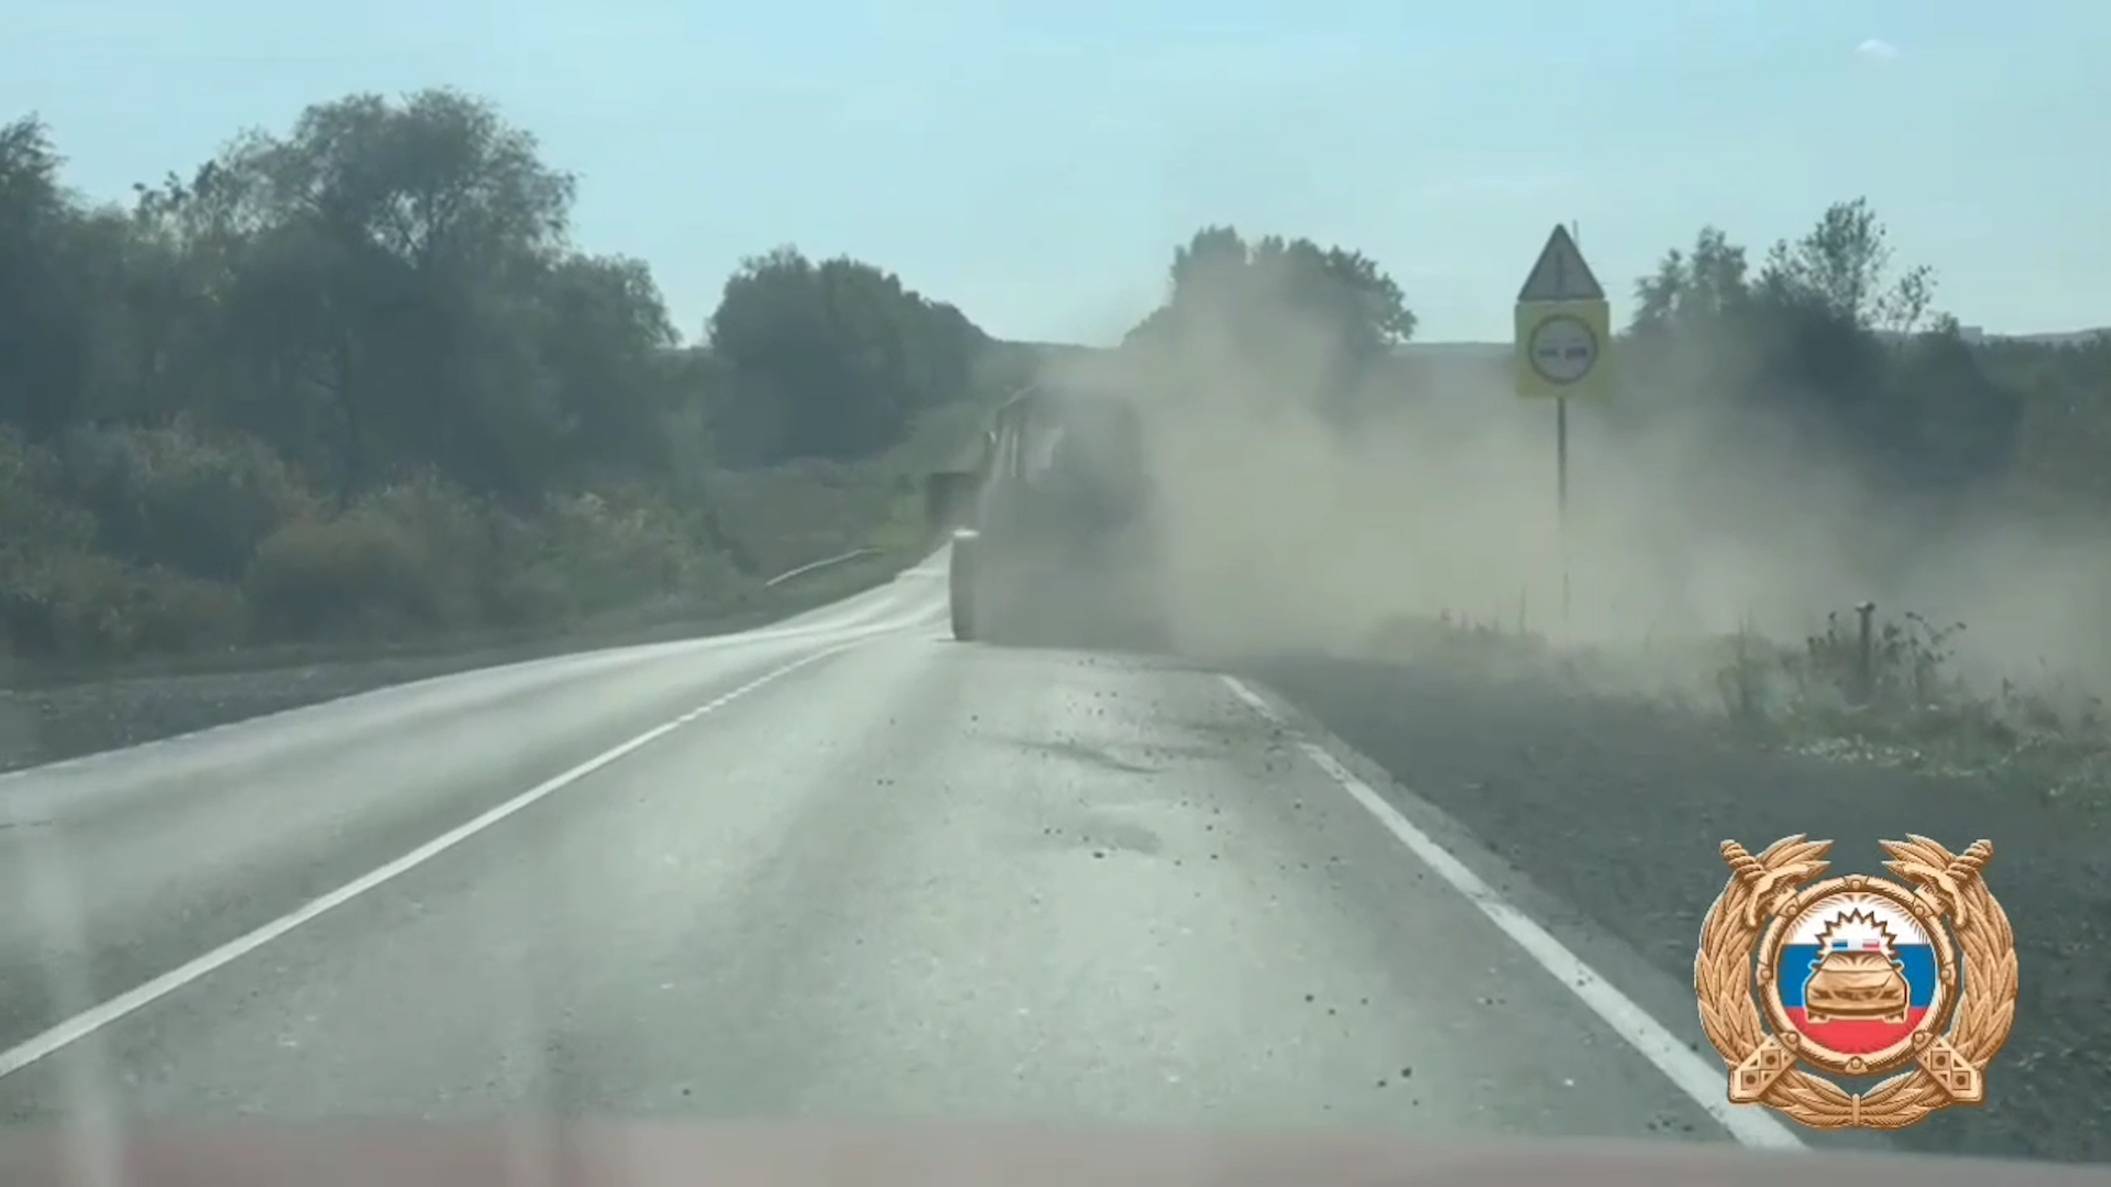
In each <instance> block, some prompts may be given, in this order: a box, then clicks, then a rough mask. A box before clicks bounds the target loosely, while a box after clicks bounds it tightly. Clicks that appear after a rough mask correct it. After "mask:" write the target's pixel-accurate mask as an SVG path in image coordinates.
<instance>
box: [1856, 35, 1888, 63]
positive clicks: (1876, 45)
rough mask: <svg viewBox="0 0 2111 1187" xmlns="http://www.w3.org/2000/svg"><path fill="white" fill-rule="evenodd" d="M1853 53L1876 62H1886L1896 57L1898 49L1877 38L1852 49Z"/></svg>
mask: <svg viewBox="0 0 2111 1187" xmlns="http://www.w3.org/2000/svg"><path fill="white" fill-rule="evenodd" d="M1854 52H1856V53H1858V54H1860V55H1861V56H1863V57H1865V58H1869V59H1872V60H1874V61H1878V62H1888V61H1890V60H1891V59H1893V58H1895V57H1897V56H1898V47H1897V46H1895V45H1893V44H1891V43H1890V42H1888V41H1885V40H1883V39H1882V38H1879V37H1872V38H1870V39H1869V40H1867V41H1864V42H1863V43H1862V44H1860V45H1858V46H1855V47H1854Z"/></svg>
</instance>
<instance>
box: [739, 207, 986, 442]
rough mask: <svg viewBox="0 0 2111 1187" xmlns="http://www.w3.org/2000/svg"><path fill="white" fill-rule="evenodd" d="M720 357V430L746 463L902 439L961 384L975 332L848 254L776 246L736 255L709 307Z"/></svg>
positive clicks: (980, 343) (978, 342)
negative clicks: (735, 268) (810, 253)
mask: <svg viewBox="0 0 2111 1187" xmlns="http://www.w3.org/2000/svg"><path fill="white" fill-rule="evenodd" d="M710 340H711V347H712V350H713V351H714V352H715V353H716V354H717V355H719V356H720V357H721V358H722V359H723V360H724V362H725V363H726V365H727V367H728V369H729V371H730V375H729V382H728V389H727V391H726V392H725V393H724V396H723V400H722V404H721V407H720V409H719V415H718V423H719V426H720V432H721V435H722V437H723V439H724V440H725V442H726V444H727V446H728V448H729V449H730V450H731V451H732V453H733V455H734V456H736V457H738V458H739V459H740V460H742V461H744V462H748V463H755V462H766V461H775V460H781V459H784V458H793V457H824V458H839V459H840V458H852V457H861V456H865V455H867V454H871V453H874V452H877V451H879V450H881V449H884V448H886V447H887V446H889V445H892V444H894V443H895V442H897V441H899V440H901V439H902V436H903V434H904V433H905V432H906V430H907V428H908V425H909V422H910V420H911V418H912V417H913V416H914V415H916V414H917V413H918V412H919V411H921V410H923V409H927V408H930V407H932V406H934V405H937V404H941V403H945V402H947V401H950V400H955V399H958V398H960V397H961V396H962V395H964V394H966V392H967V391H968V390H969V387H970V379H971V375H972V373H973V369H974V363H975V359H976V357H977V355H978V354H979V353H980V352H981V351H982V350H983V349H984V347H985V346H986V345H987V342H988V339H987V336H986V335H984V334H983V333H982V331H981V330H980V329H978V328H977V327H976V326H975V325H974V324H973V323H972V322H970V321H968V319H967V318H966V317H964V316H963V315H962V314H961V313H960V311H959V310H958V309H955V308H953V307H952V306H950V305H944V304H939V303H935V302H932V301H929V300H926V299H925V298H924V297H922V296H921V295H919V294H917V293H915V292H913V291H911V290H909V289H907V288H905V287H903V285H902V282H901V280H900V278H899V277H896V276H895V275H894V274H892V273H889V272H882V271H881V270H879V269H877V268H874V267H873V266H871V265H869V264H864V263H860V262H858V261H856V260H851V259H848V258H839V259H833V260H827V261H824V262H823V263H820V264H818V265H817V264H815V263H813V262H812V261H810V260H808V259H807V258H806V257H805V256H804V255H802V254H800V253H799V251H798V250H797V249H796V248H792V247H781V248H778V249H777V250H775V251H772V252H770V253H768V254H766V255H763V256H758V257H754V258H751V259H748V260H746V261H744V262H743V263H742V265H741V269H740V271H739V272H737V273H735V274H734V276H733V277H732V278H731V279H729V280H728V281H727V282H726V287H725V292H724V295H723V296H722V297H721V299H720V301H719V305H718V309H717V310H716V312H714V313H713V314H712V315H711V323H710Z"/></svg>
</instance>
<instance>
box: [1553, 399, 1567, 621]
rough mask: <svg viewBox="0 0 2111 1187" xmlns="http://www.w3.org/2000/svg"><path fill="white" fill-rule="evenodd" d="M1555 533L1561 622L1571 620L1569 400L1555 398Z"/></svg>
mask: <svg viewBox="0 0 2111 1187" xmlns="http://www.w3.org/2000/svg"><path fill="white" fill-rule="evenodd" d="M1554 516H1555V518H1554V535H1555V539H1556V542H1557V543H1558V544H1559V546H1560V548H1561V621H1562V622H1563V623H1564V624H1566V623H1567V622H1568V620H1569V400H1568V397H1567V396H1556V397H1555V398H1554Z"/></svg>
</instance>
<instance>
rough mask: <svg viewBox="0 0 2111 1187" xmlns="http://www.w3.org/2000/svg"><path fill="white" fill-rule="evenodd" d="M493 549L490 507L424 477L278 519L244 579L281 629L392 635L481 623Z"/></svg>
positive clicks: (291, 633) (266, 620)
mask: <svg viewBox="0 0 2111 1187" xmlns="http://www.w3.org/2000/svg"><path fill="white" fill-rule="evenodd" d="M494 559H495V558H494V534H493V530H492V520H491V515H490V513H489V511H488V510H487V509H485V508H484V507H483V506H482V505H481V504H479V503H478V502H477V501H475V500H474V499H472V498H471V497H470V496H468V495H466V494H463V493H462V492H461V491H460V490H458V489H457V488H454V487H452V486H449V485H447V484H446V483H444V482H442V481H440V480H439V479H436V478H432V477H420V478H415V479H411V480H407V481H404V482H400V483H397V484H394V485H392V486H389V487H385V488H383V489H381V490H378V491H376V492H374V493H373V494H371V495H369V496H367V497H365V498H363V499H361V500H360V501H359V502H358V503H356V504H354V505H353V506H352V507H351V508H350V509H348V510H347V511H345V512H344V513H343V514H342V515H339V516H338V517H337V518H335V519H330V520H323V519H302V520H297V521H295V522H292V523H289V524H286V525H285V526H283V527H281V528H279V529H278V530H277V531H275V532H273V533H272V534H271V535H269V536H267V537H265V539H264V540H263V542H262V543H260V544H259V545H258V546H257V549H256V556H255V559H254V560H253V561H252V562H251V564H250V566H249V571H248V574H247V576H246V577H245V579H244V584H245V587H246V589H247V591H248V594H249V600H250V604H251V605H252V606H253V607H254V608H255V613H256V617H257V620H258V623H259V625H260V626H261V627H262V629H263V630H264V631H265V632H267V633H268V634H271V635H273V636H276V637H289V638H306V637H316V636H326V637H348V636H349V637H360V638H385V637H390V636H395V635H400V634H405V633H418V632H426V631H431V630H435V629H444V628H451V627H463V626H470V625H476V624H479V623H481V622H482V621H483V618H484V614H483V611H484V590H485V589H486V587H487V586H488V584H489V577H490V572H491V568H492V566H493V563H494Z"/></svg>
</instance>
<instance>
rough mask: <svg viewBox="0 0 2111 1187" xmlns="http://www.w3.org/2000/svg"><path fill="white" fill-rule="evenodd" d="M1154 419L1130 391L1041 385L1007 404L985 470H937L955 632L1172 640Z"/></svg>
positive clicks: (1120, 642) (1095, 642)
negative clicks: (1151, 429) (1164, 604)
mask: <svg viewBox="0 0 2111 1187" xmlns="http://www.w3.org/2000/svg"><path fill="white" fill-rule="evenodd" d="M1147 456H1148V443H1147V441H1146V437H1145V424H1144V417H1143V416H1142V415H1141V414H1140V413H1139V411H1138V408H1137V405H1136V403H1135V401H1134V400H1133V399H1132V398H1130V397H1129V396H1127V395H1124V394H1119V393H1112V392H1107V391H1104V390H1090V389H1087V390H1076V389H1057V388H1053V387H1045V386H1037V387H1032V388H1029V389H1027V390H1026V391H1024V392H1021V393H1020V394H1018V395H1016V396H1013V397H1012V398H1011V399H1010V400H1008V401H1006V403H1005V404H1004V405H1003V407H1002V408H1000V409H999V410H998V412H997V414H996V417H995V423H994V426H993V427H992V428H991V429H990V431H989V432H988V433H987V435H986V436H985V438H984V442H983V450H982V457H981V458H980V459H979V464H978V466H977V468H976V469H975V470H973V471H958V472H950V473H943V474H936V475H933V476H932V480H933V485H932V490H933V495H932V502H933V509H934V514H935V515H938V516H940V517H942V518H944V519H946V520H948V521H950V522H952V523H954V524H956V525H957V526H955V528H954V530H953V533H952V548H951V561H950V564H951V573H950V578H949V585H950V593H951V600H952V622H953V634H954V637H955V638H958V639H961V640H970V639H980V640H986V641H989V642H994V643H1011V644H1022V645H1047V646H1075V647H1110V648H1134V649H1146V648H1152V647H1156V646H1159V645H1161V644H1162V642H1163V637H1164V631H1163V626H1164V623H1163V621H1162V615H1161V612H1160V605H1159V601H1160V600H1159V593H1158V588H1159V587H1158V583H1157V581H1156V580H1155V574H1156V571H1157V562H1158V560H1159V558H1160V557H1161V556H1162V550H1161V549H1160V548H1159V547H1158V537H1157V533H1158V525H1157V524H1156V522H1155V516H1154V512H1155V510H1156V500H1155V499H1154V497H1153V494H1154V492H1153V484H1152V482H1151V474H1150V469H1149V466H1148V464H1147Z"/></svg>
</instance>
